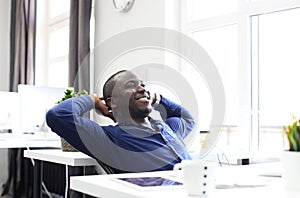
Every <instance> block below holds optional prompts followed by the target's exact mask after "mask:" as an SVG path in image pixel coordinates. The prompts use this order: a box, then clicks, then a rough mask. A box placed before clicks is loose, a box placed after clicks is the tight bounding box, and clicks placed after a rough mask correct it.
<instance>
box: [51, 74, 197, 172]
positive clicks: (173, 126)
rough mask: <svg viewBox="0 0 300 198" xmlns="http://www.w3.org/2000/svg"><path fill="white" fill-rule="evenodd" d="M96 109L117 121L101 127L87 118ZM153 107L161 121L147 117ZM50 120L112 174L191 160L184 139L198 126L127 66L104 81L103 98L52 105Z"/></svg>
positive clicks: (163, 167)
mask: <svg viewBox="0 0 300 198" xmlns="http://www.w3.org/2000/svg"><path fill="white" fill-rule="evenodd" d="M92 109H94V110H95V111H96V112H97V113H99V114H102V115H104V116H106V117H109V118H110V119H112V120H113V121H114V122H116V125H109V126H101V125H99V124H98V123H96V122H94V121H92V120H90V119H88V118H86V117H84V116H83V115H84V114H85V113H88V112H89V111H91V110H92ZM153 109H154V110H157V111H159V112H160V114H161V117H162V120H154V119H152V118H151V117H150V116H149V114H150V113H151V111H152V110H153ZM46 118H47V124H48V126H49V127H50V128H51V130H52V131H53V132H55V133H57V134H58V135H59V136H61V137H63V138H64V139H66V140H67V141H68V142H69V143H70V144H71V145H72V146H73V147H75V148H76V149H78V150H79V151H81V152H83V153H85V154H87V155H89V156H91V157H93V158H95V159H96V160H97V161H98V162H99V163H100V165H102V166H104V169H105V170H106V171H108V172H110V173H123V172H142V171H158V170H171V169H173V166H174V164H176V163H179V162H181V161H182V160H188V159H191V157H190V155H189V153H188V152H187V149H186V147H185V145H184V141H183V140H184V138H185V137H186V136H187V135H188V134H189V133H190V132H191V131H192V129H193V127H194V124H195V123H194V120H193V118H192V116H191V115H190V113H189V112H188V111H187V110H186V109H184V108H183V107H181V106H180V105H178V104H176V103H174V102H172V101H170V100H168V99H167V98H165V97H163V96H161V95H156V94H155V93H153V94H152V93H150V92H149V91H148V90H147V88H146V87H145V84H144V83H143V81H142V80H141V79H139V77H138V76H137V75H136V74H135V73H133V72H131V71H128V70H122V71H119V72H117V73H115V74H114V75H112V76H111V77H110V78H109V79H108V80H107V81H106V83H105V84H104V86H103V97H99V96H97V95H96V94H92V95H91V96H88V95H83V96H79V97H76V98H72V99H69V100H66V101H64V102H62V103H60V104H59V105H57V106H55V107H54V108H52V109H50V110H49V111H48V112H47V115H46Z"/></svg>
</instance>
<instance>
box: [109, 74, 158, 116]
mask: <svg viewBox="0 0 300 198" xmlns="http://www.w3.org/2000/svg"><path fill="white" fill-rule="evenodd" d="M112 100H113V101H114V105H115V109H117V111H118V112H121V113H122V115H124V116H129V115H130V116H131V117H132V118H133V119H139V118H145V117H147V116H148V115H149V113H150V112H151V110H152V106H151V102H152V98H151V96H150V92H149V91H148V90H146V89H145V85H144V84H143V82H142V81H141V80H140V79H139V78H138V76H137V75H135V74H134V73H132V72H125V73H123V74H121V75H120V76H119V77H118V78H117V80H116V84H115V86H114V89H113V92H112Z"/></svg>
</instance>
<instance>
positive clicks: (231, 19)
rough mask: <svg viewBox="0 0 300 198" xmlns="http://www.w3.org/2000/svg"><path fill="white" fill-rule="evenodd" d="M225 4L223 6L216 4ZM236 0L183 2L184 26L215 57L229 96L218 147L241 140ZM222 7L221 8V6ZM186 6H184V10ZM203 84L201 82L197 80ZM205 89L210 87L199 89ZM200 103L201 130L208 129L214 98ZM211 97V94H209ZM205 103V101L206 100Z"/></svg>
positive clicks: (184, 30)
mask: <svg viewBox="0 0 300 198" xmlns="http://www.w3.org/2000/svg"><path fill="white" fill-rule="evenodd" d="M216 4H222V5H223V4H224V6H223V7H222V6H215V5H216ZM236 7H237V3H236V1H235V0H231V1H228V2H227V1H226V3H224V2H223V1H219V0H214V1H204V0H202V1H197V0H194V1H187V2H186V4H184V5H183V10H182V12H183V15H182V30H183V32H185V33H187V34H188V35H189V36H190V37H191V38H193V39H194V40H195V41H196V42H197V43H198V44H199V45H200V46H201V47H202V48H204V50H205V51H206V52H207V53H208V54H209V55H210V57H211V58H212V60H213V62H214V64H215V66H216V68H217V69H218V71H219V73H220V75H221V78H222V81H223V85H224V89H225V97H226V107H225V108H226V109H227V110H226V112H225V114H226V117H225V120H224V123H223V127H222V132H221V135H220V139H219V141H218V146H219V147H223V148H225V147H227V146H229V144H231V145H233V143H234V142H238V141H239V140H238V138H237V136H236V135H235V134H236V132H237V125H238V105H237V104H238V93H239V92H238V90H239V83H238V81H239V78H238V72H239V68H238V26H237V18H236V10H237V8H236ZM218 8H221V9H218ZM184 9H185V10H184ZM198 81H199V80H198ZM196 84H200V82H198V83H196ZM200 92H201V95H202V93H206V92H207V90H205V89H203V90H201V91H200ZM199 98H201V101H202V102H199V103H200V106H201V107H200V108H201V111H199V113H200V116H199V117H200V120H201V123H200V124H199V125H200V130H201V131H207V130H208V129H209V128H208V127H209V125H210V119H211V117H209V115H211V113H212V112H211V111H212V108H211V106H210V105H211V101H207V100H205V101H204V100H203V99H202V98H203V96H200V97H199ZM207 98H208V97H207ZM203 103H205V104H203Z"/></svg>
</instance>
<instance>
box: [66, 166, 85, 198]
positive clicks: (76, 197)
mask: <svg viewBox="0 0 300 198" xmlns="http://www.w3.org/2000/svg"><path fill="white" fill-rule="evenodd" d="M83 174H84V167H78V166H77V167H69V177H68V180H69V181H68V182H69V195H70V197H72V198H83V197H84V195H83V193H80V192H78V191H74V190H71V189H70V176H78V175H83Z"/></svg>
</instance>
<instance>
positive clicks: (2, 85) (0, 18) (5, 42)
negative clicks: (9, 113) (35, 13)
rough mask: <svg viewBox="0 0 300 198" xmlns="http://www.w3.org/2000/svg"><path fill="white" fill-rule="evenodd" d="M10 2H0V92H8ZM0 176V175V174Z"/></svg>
mask: <svg viewBox="0 0 300 198" xmlns="http://www.w3.org/2000/svg"><path fill="white" fill-rule="evenodd" d="M9 24H10V0H1V1H0V27H1V29H0V71H1V73H0V79H1V82H0V91H8V90H9V32H10V25H9ZM0 174H1V173H0Z"/></svg>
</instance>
